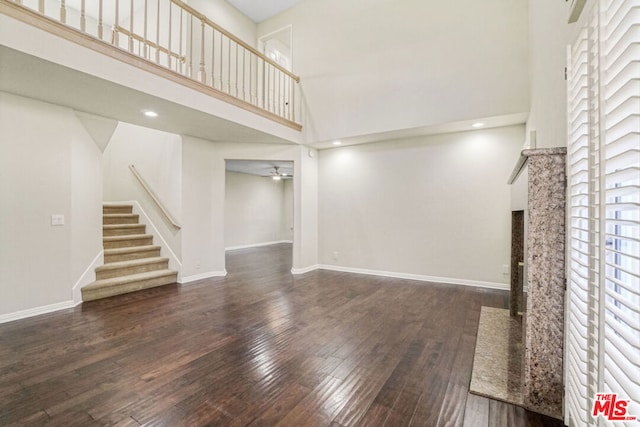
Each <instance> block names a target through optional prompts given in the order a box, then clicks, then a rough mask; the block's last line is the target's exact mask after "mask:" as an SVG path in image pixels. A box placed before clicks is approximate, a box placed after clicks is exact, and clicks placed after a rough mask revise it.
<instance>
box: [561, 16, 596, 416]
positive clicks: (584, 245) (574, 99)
mask: <svg viewBox="0 0 640 427" xmlns="http://www.w3.org/2000/svg"><path fill="white" fill-rule="evenodd" d="M588 54H589V38H588V30H587V29H586V28H585V29H583V30H582V32H581V33H580V36H579V37H578V40H577V41H576V42H575V44H574V45H573V46H572V47H571V48H570V49H569V51H568V62H567V80H568V81H567V96H568V99H567V105H568V109H569V111H568V115H567V117H568V132H569V140H568V149H567V191H568V199H567V202H568V216H569V217H568V221H567V225H568V228H569V229H568V230H567V234H568V236H569V243H570V244H569V245H568V247H567V252H568V253H567V255H568V256H567V267H568V274H567V340H566V341H567V342H566V346H565V347H566V357H565V359H566V362H565V371H566V375H565V378H566V380H565V383H566V387H567V388H568V389H569V390H571V391H572V393H568V394H567V395H566V401H565V407H566V412H567V414H568V415H569V416H570V419H571V420H572V421H573V424H574V425H578V424H581V425H586V424H587V417H588V408H587V401H586V399H584V398H583V396H587V395H588V394H589V390H588V387H587V369H588V365H587V359H588V357H589V353H590V352H589V349H588V339H587V334H588V332H587V331H588V329H589V319H588V315H587V313H588V312H589V310H588V305H589V283H588V281H589V253H590V250H589V248H590V240H589V238H590V235H589V229H590V227H589V87H588V86H589V85H588V72H587V71H588Z"/></svg>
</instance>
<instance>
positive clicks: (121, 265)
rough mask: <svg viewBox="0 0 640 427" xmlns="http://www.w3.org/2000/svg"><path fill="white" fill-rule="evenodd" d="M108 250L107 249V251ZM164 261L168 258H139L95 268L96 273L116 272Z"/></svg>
mask: <svg viewBox="0 0 640 427" xmlns="http://www.w3.org/2000/svg"><path fill="white" fill-rule="evenodd" d="M142 247H143V248H146V246H142ZM107 250H109V249H107ZM105 252H106V250H105ZM165 261H169V258H166V257H150V258H141V259H134V260H131V261H118V262H110V263H108V264H105V265H102V266H100V267H97V268H96V272H98V271H104V270H117V269H119V268H126V267H135V266H138V265H145V264H155V263H158V262H165Z"/></svg>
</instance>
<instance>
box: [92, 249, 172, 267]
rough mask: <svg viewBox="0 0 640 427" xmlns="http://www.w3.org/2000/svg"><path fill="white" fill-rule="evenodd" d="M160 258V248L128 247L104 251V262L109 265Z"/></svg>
mask: <svg viewBox="0 0 640 427" xmlns="http://www.w3.org/2000/svg"><path fill="white" fill-rule="evenodd" d="M159 256H160V246H155V245H146V246H129V247H124V248H113V249H105V250H104V262H105V264H110V263H113V262H120V261H131V260H134V259H144V258H154V257H159Z"/></svg>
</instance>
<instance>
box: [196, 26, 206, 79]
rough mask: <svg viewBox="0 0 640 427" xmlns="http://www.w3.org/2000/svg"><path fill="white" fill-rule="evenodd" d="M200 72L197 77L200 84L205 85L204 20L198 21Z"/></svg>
mask: <svg viewBox="0 0 640 427" xmlns="http://www.w3.org/2000/svg"><path fill="white" fill-rule="evenodd" d="M200 24H201V25H200V32H201V33H202V34H201V35H200V71H199V72H198V75H199V76H200V82H201V83H204V84H206V83H207V70H206V69H205V66H204V40H205V37H204V36H205V26H204V20H203V19H200Z"/></svg>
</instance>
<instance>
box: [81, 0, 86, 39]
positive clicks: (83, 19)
mask: <svg viewBox="0 0 640 427" xmlns="http://www.w3.org/2000/svg"><path fill="white" fill-rule="evenodd" d="M84 1H85V0H81V1H80V31H82V32H83V33H84V32H86V31H87V14H86V11H85V8H84V6H85V4H84Z"/></svg>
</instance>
